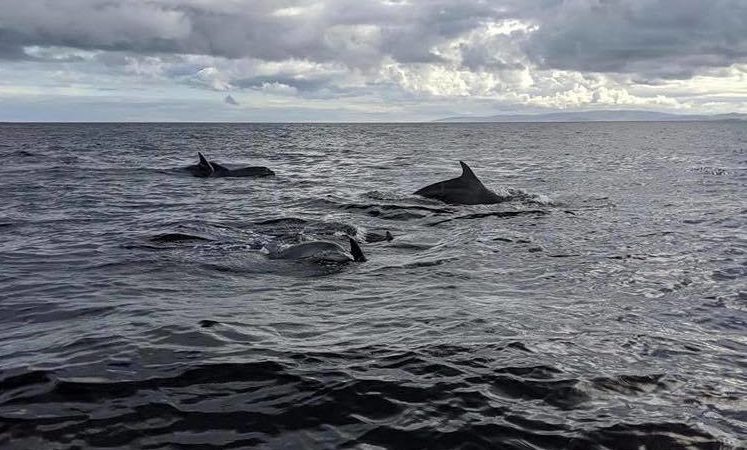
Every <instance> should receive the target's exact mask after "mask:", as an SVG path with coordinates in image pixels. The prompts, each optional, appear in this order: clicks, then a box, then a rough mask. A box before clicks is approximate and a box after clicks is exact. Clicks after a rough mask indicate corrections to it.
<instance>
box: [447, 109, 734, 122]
mask: <svg viewBox="0 0 747 450" xmlns="http://www.w3.org/2000/svg"><path fill="white" fill-rule="evenodd" d="M716 121H734V122H745V121H747V114H739V113H731V114H713V115H707V114H669V113H661V112H654V111H631V110H621V111H612V110H605V111H579V112H552V113H542V114H496V115H492V116H453V117H446V118H443V119H437V120H434V122H457V123H465V122H501V123H532V122H716Z"/></svg>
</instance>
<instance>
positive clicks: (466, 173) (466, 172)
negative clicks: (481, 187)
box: [459, 161, 479, 181]
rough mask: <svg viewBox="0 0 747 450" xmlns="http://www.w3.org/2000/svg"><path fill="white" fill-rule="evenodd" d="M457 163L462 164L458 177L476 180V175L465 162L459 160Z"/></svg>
mask: <svg viewBox="0 0 747 450" xmlns="http://www.w3.org/2000/svg"><path fill="white" fill-rule="evenodd" d="M459 164H460V165H461V166H462V176H461V177H459V178H464V179H467V180H478V178H477V175H475V172H473V171H472V169H470V168H469V166H468V165H467V163H465V162H464V161H459ZM478 181H479V180H478Z"/></svg>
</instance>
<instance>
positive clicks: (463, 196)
mask: <svg viewBox="0 0 747 450" xmlns="http://www.w3.org/2000/svg"><path fill="white" fill-rule="evenodd" d="M459 164H461V165H462V175H461V176H459V177H457V178H452V179H451V180H446V181H440V182H438V183H433V184H430V185H428V186H426V187H424V188H422V189H419V190H417V191H416V192H415V195H420V196H422V197H426V198H432V199H436V200H441V201H442V202H446V203H452V204H461V205H479V204H489V203H498V202H500V201H502V200H503V199H502V198H501V197H499V196H498V195H496V194H495V193H494V192H493V191H491V190H490V189H488V188H486V187H485V185H484V184H482V182H481V181H480V180H479V179H478V178H477V176H476V175H475V173H474V172H472V169H470V168H469V166H468V165H467V164H465V163H464V162H462V161H459Z"/></svg>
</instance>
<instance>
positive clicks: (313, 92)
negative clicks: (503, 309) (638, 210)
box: [0, 0, 747, 117]
mask: <svg viewBox="0 0 747 450" xmlns="http://www.w3.org/2000/svg"><path fill="white" fill-rule="evenodd" d="M2 4H3V6H2V14H0V60H3V61H2V64H0V74H2V77H0V94H1V93H2V89H6V91H7V92H11V91H12V92H16V93H17V92H34V91H36V90H39V89H41V88H44V89H54V88H58V87H59V88H60V89H67V91H65V92H78V93H79V95H99V94H98V93H99V92H103V91H106V92H114V93H116V95H120V96H121V97H122V98H126V97H128V96H134V97H137V96H139V95H141V94H142V95H144V94H143V93H144V92H148V93H150V95H156V96H160V95H166V94H164V93H166V92H167V93H169V94H168V95H174V96H176V97H182V96H183V97H185V98H187V99H190V98H191V99H195V101H197V99H198V98H199V99H200V101H210V100H209V99H213V100H212V101H214V95H215V92H216V91H217V92H222V93H224V95H225V94H227V93H228V92H231V93H232V94H233V95H236V93H237V92H240V93H241V98H242V100H243V101H244V103H246V102H251V104H252V105H256V104H266V105H275V104H283V105H287V104H290V103H292V102H294V101H295V103H296V104H297V105H299V106H298V107H299V108H301V107H302V106H301V105H304V104H306V105H312V106H313V109H314V111H319V110H329V109H334V107H336V105H345V107H346V108H349V110H351V111H352V110H357V111H361V110H363V111H366V110H368V111H374V110H375V111H380V112H382V114H383V111H387V112H393V111H394V112H401V113H402V114H405V115H406V114H410V113H409V111H415V112H413V113H412V114H415V115H417V117H423V116H427V114H428V113H427V111H433V112H432V113H433V114H434V115H435V114H440V112H441V111H445V110H449V111H452V110H453V112H455V113H458V112H459V110H464V111H471V110H477V109H489V108H503V109H504V110H505V109H506V108H509V109H515V110H520V109H526V108H535V109H542V108H583V107H599V108H603V107H607V106H629V107H645V108H660V109H676V108H698V107H699V105H706V104H708V105H710V106H708V107H709V108H711V107H713V108H716V107H718V108H724V109H726V108H729V107H730V105H733V107H734V108H743V105H744V98H745V97H744V95H745V92H744V88H741V87H740V86H741V85H742V83H743V81H744V79H745V78H744V77H745V75H744V73H745V72H744V70H743V69H742V68H743V67H745V63H747V2H745V1H744V0H679V1H677V2H674V0H369V1H365V2H361V1H359V0H148V1H143V0H65V1H54V2H53V1H49V0H2ZM673 5H674V6H673ZM14 95H15V94H14ZM66 95H68V94H66ZM69 95H73V94H69ZM111 95H115V94H111ZM706 96H708V98H710V99H711V100H707V99H706ZM228 97H230V95H229V96H228ZM228 97H226V99H227V98H228ZM231 98H232V97H231ZM244 99H245V100H244ZM713 99H717V100H713ZM164 101H166V100H164ZM226 102H227V103H229V102H228V101H227V100H226ZM324 102H326V103H325V104H324V105H323V104H322V103H324ZM714 102H716V103H717V104H718V105H720V106H713V105H714V104H715V103H714ZM179 104H181V103H179ZM229 104H230V103H229ZM312 106H309V109H312ZM223 109H224V110H231V108H223ZM234 109H235V110H236V111H240V110H241V111H243V110H244V108H241V109H239V108H234ZM488 112H489V111H488ZM221 114H225V112H223V113H221ZM407 117H412V116H407Z"/></svg>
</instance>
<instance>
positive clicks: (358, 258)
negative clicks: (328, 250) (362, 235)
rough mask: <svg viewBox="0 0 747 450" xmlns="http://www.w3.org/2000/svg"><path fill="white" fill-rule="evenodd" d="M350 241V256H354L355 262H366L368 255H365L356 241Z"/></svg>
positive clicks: (351, 239)
mask: <svg viewBox="0 0 747 450" xmlns="http://www.w3.org/2000/svg"><path fill="white" fill-rule="evenodd" d="M349 239H350V254H351V255H353V261H355V262H366V255H364V254H363V250H361V246H360V245H358V243H357V242H355V239H353V238H349Z"/></svg>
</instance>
